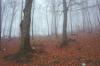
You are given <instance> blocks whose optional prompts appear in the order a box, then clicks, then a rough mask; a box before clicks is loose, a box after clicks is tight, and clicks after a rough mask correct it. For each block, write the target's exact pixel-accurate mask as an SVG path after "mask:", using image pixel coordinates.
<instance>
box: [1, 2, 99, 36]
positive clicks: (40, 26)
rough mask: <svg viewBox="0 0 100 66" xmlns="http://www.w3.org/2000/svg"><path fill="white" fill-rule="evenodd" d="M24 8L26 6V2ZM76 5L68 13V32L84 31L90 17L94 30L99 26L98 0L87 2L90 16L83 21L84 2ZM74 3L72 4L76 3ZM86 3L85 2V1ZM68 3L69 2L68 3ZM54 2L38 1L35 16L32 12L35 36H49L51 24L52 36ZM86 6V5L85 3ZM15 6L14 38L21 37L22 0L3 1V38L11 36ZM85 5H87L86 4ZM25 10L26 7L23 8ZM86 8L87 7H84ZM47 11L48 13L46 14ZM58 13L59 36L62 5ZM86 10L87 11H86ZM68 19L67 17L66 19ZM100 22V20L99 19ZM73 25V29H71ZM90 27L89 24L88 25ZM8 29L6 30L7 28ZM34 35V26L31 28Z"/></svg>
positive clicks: (12, 33) (59, 32)
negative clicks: (84, 24) (83, 28)
mask: <svg viewBox="0 0 100 66" xmlns="http://www.w3.org/2000/svg"><path fill="white" fill-rule="evenodd" d="M14 1H15V2H14ZM23 1H24V4H23V6H24V5H25V0H23ZM74 1H75V2H76V3H80V4H74V5H71V6H70V8H69V11H68V28H67V29H68V32H71V29H72V30H73V31H77V30H79V29H82V26H83V21H85V23H87V21H88V19H87V17H90V20H91V23H92V28H95V24H96V25H98V22H97V18H96V17H94V16H98V14H99V12H98V9H97V6H95V5H96V0H87V2H88V7H89V8H88V9H89V14H90V15H88V16H86V17H85V19H83V17H82V11H81V8H82V7H81V1H82V0H74ZM74 1H73V2H72V4H73V3H74ZM83 1H85V0H83ZM67 2H68V1H67ZM61 3H62V1H61V0H56V5H55V6H56V7H57V5H59V4H61ZM51 4H52V0H36V1H35V4H34V7H32V9H34V14H33V10H32V16H33V23H34V24H33V31H34V35H48V24H47V20H48V23H49V32H50V34H51V29H52V26H51V25H52V5H51ZM83 4H84V3H83ZM14 5H15V11H16V12H15V16H13V25H12V31H11V35H12V36H19V35H20V22H21V7H22V0H2V36H8V35H9V29H10V23H11V20H12V11H13V6H14ZM84 5H85V4H84ZM23 8H24V7H23ZM84 8H85V6H84ZM46 10H47V12H46ZM56 10H58V12H57V18H56V20H57V26H58V30H57V32H58V34H61V33H62V22H63V14H62V11H63V10H62V4H61V5H60V6H59V8H56ZM84 10H85V9H84ZM66 18H67V17H66ZM99 20H100V19H99ZM71 24H72V27H71ZM86 25H88V24H86ZM5 27H6V28H5ZM87 27H88V26H86V28H87ZM30 30H31V32H30V34H32V24H31V28H30Z"/></svg>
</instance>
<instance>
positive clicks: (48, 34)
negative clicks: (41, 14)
mask: <svg viewBox="0 0 100 66" xmlns="http://www.w3.org/2000/svg"><path fill="white" fill-rule="evenodd" d="M46 20H47V27H48V36H49V22H48V13H47V8H46Z"/></svg>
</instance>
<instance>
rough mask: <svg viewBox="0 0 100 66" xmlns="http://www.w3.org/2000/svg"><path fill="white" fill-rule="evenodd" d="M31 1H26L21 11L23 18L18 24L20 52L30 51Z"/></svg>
mask: <svg viewBox="0 0 100 66" xmlns="http://www.w3.org/2000/svg"><path fill="white" fill-rule="evenodd" d="M32 1H33V0H26V2H25V8H24V10H23V12H24V17H23V20H22V21H21V24H20V30H21V51H22V52H24V51H25V52H28V51H30V50H32V48H31V45H30V23H31V8H32Z"/></svg>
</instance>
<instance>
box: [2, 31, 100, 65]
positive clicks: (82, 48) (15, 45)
mask: <svg viewBox="0 0 100 66" xmlns="http://www.w3.org/2000/svg"><path fill="white" fill-rule="evenodd" d="M71 38H74V39H76V40H75V41H74V40H73V41H70V42H69V44H68V45H66V46H65V47H64V48H59V47H58V46H59V45H60V43H61V40H60V39H54V38H45V37H44V38H43V37H41V38H36V39H35V43H36V44H37V47H36V48H38V49H40V50H43V51H45V52H44V53H41V54H34V56H33V58H32V62H30V63H16V62H15V61H7V60H4V59H3V58H2V57H4V56H6V55H7V54H13V53H15V52H17V51H18V49H19V46H20V44H19V40H18V39H12V40H11V41H8V40H3V42H2V44H3V47H5V48H6V49H4V52H0V66H82V64H86V66H100V35H98V34H86V33H81V34H78V36H77V35H75V36H71Z"/></svg>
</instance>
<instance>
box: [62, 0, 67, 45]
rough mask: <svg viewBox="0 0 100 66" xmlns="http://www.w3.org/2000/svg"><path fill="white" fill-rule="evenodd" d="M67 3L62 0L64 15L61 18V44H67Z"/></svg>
mask: <svg viewBox="0 0 100 66" xmlns="http://www.w3.org/2000/svg"><path fill="white" fill-rule="evenodd" d="M67 12H68V8H67V4H66V0H63V15H64V20H63V35H62V45H61V46H63V45H65V44H67Z"/></svg>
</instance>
